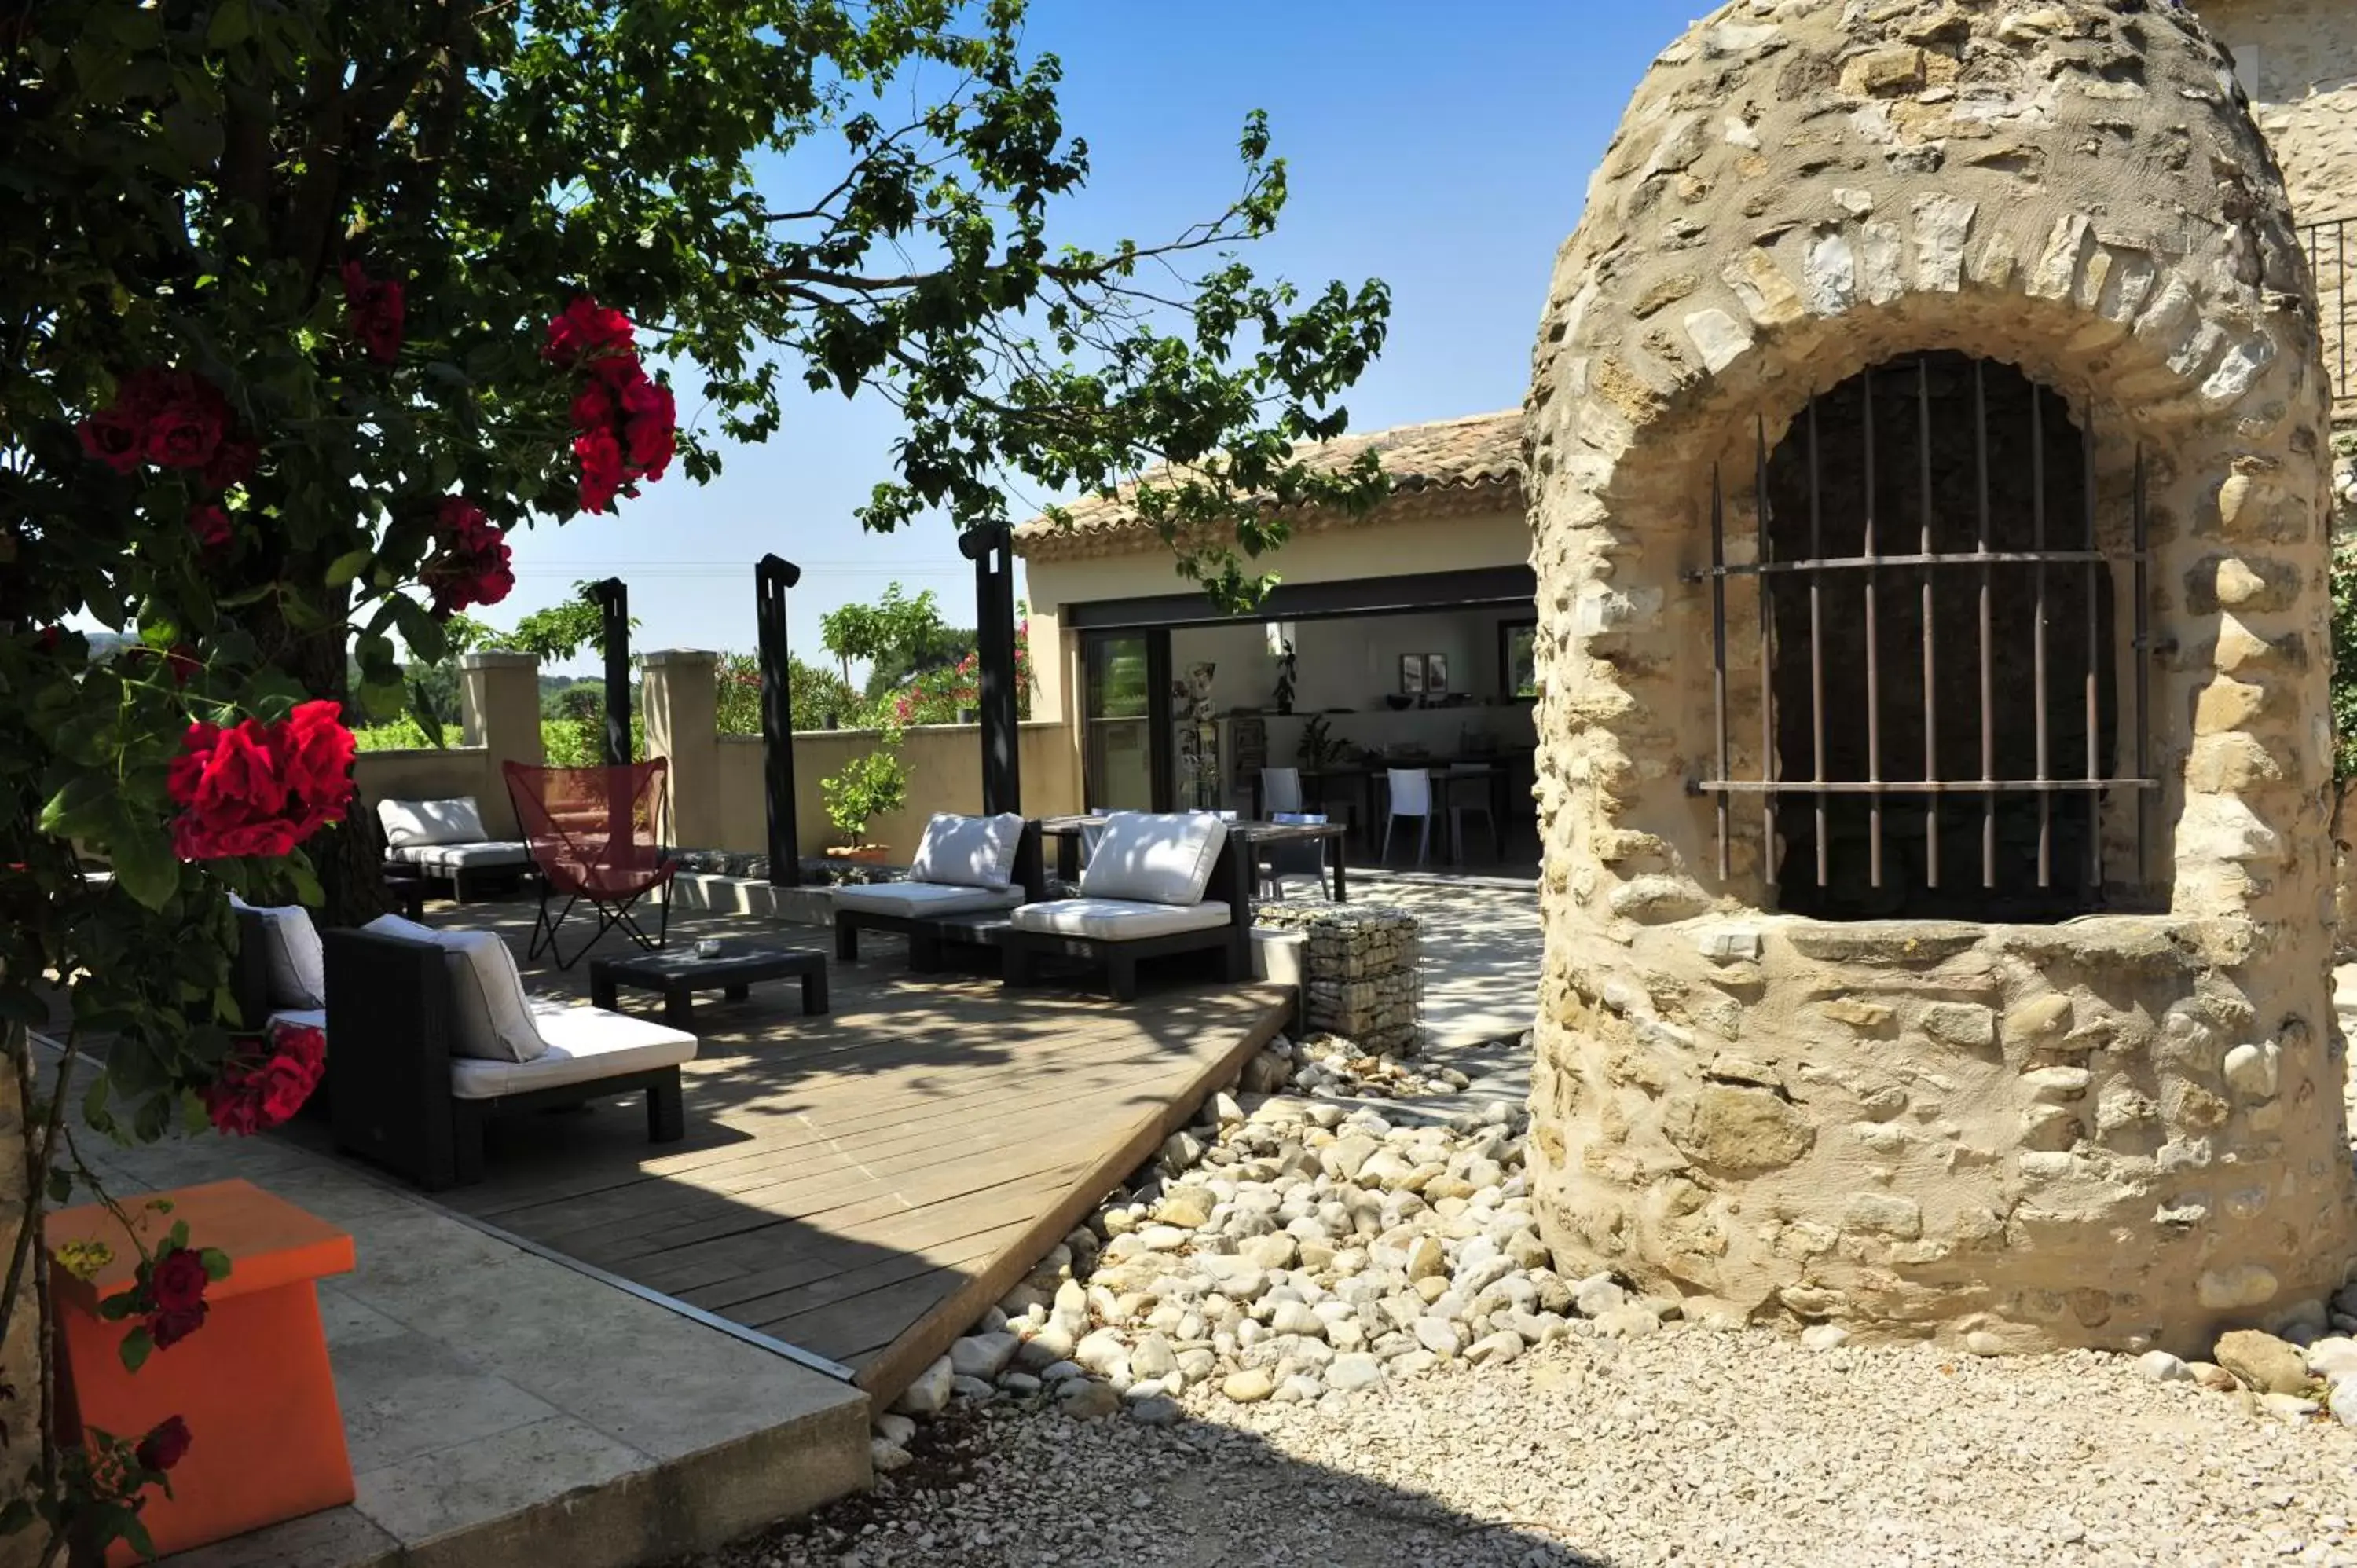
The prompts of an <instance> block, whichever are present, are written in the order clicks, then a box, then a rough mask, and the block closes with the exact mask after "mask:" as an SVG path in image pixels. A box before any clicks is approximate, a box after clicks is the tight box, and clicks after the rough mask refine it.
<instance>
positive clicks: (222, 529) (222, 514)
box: [188, 505, 236, 554]
mask: <svg viewBox="0 0 2357 1568" xmlns="http://www.w3.org/2000/svg"><path fill="white" fill-rule="evenodd" d="M188 532H190V533H193V534H195V535H196V536H197V544H198V546H199V548H200V549H202V550H204V551H205V552H206V553H209V554H210V553H212V552H215V551H220V550H226V549H228V548H229V545H230V541H231V539H233V538H235V537H236V534H235V532H234V531H233V530H232V529H231V526H230V521H229V513H228V512H227V511H225V510H222V509H221V508H220V507H217V506H211V505H206V506H199V507H190V508H189V509H188Z"/></svg>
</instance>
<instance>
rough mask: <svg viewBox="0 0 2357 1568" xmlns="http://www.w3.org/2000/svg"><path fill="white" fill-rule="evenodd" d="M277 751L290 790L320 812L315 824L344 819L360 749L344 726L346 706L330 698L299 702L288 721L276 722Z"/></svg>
mask: <svg viewBox="0 0 2357 1568" xmlns="http://www.w3.org/2000/svg"><path fill="white" fill-rule="evenodd" d="M271 749H272V751H273V753H274V755H275V757H276V758H277V762H278V778H279V781H280V782H281V783H283V784H285V786H286V791H287V793H288V794H289V795H291V796H293V797H294V798H295V799H296V800H300V801H301V802H303V804H304V805H305V806H306V807H307V808H309V812H310V814H314V815H317V821H315V822H312V823H311V826H312V827H317V826H318V825H319V823H320V822H337V821H339V820H341V818H342V817H343V814H344V804H345V802H346V801H348V800H350V799H351V797H352V756H353V753H354V751H355V750H356V749H357V747H356V746H355V745H354V743H353V741H352V732H351V731H350V730H348V729H346V728H345V727H344V721H343V709H342V708H341V707H340V706H339V704H337V703H332V702H328V701H326V700H324V699H322V700H320V701H317V702H310V703H297V704H296V708H295V712H294V714H292V715H291V716H290V717H288V719H287V720H286V722H285V724H283V725H274V726H273V729H272V735H271ZM305 831H306V832H307V831H308V829H306V830H305Z"/></svg>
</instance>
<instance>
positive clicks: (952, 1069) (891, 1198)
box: [435, 904, 1291, 1400]
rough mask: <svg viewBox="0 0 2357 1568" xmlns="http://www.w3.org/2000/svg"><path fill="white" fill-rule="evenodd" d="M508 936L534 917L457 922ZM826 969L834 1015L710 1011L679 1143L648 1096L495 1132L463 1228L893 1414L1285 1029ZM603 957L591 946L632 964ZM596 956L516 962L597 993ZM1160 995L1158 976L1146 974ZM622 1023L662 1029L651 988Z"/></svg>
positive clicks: (889, 956)
mask: <svg viewBox="0 0 2357 1568" xmlns="http://www.w3.org/2000/svg"><path fill="white" fill-rule="evenodd" d="M435 918H436V923H447V924H465V925H470V926H481V927H487V928H491V929H500V931H502V933H503V934H505V935H506V936H507V937H508V938H509V940H510V941H511V944H512V945H513V946H514V948H515V950H516V956H517V960H518V961H519V962H522V957H523V939H524V936H525V934H526V933H527V930H528V929H529V923H530V915H529V912H528V909H527V908H525V907H522V906H518V905H512V904H508V905H483V906H476V905H468V906H467V907H465V908H441V909H439V910H438V911H437V913H436V917H435ZM699 935H704V936H710V935H725V936H728V937H732V938H737V939H739V940H755V941H760V942H763V943H765V944H767V945H774V946H780V947H810V948H819V947H823V946H826V945H828V933H826V932H823V931H821V930H819V929H815V928H812V927H805V926H789V925H770V924H767V923H762V922H754V921H748V920H746V919H743V918H719V917H691V916H681V917H679V918H674V919H673V922H672V937H673V940H674V941H686V940H694V938H695V937H697V936H699ZM861 945H862V953H863V957H862V960H861V961H860V962H858V963H856V964H841V963H833V962H830V966H829V968H830V975H829V979H830V983H831V984H832V987H833V997H832V1004H833V1008H832V1012H831V1013H830V1014H829V1015H827V1016H824V1017H818V1018H810V1019H804V1018H803V1017H802V1008H801V989H800V987H799V986H797V985H795V984H794V983H791V982H783V983H776V984H771V985H759V986H756V987H754V989H753V993H752V997H751V999H750V1000H749V1001H747V1002H742V1003H727V1002H724V1001H722V1000H721V998H720V997H719V996H718V995H717V994H716V993H707V994H706V995H702V996H699V997H698V998H697V999H696V1007H695V1022H694V1028H695V1032H696V1034H697V1035H698V1036H699V1037H700V1039H701V1041H702V1048H701V1050H700V1052H699V1054H698V1056H697V1058H696V1060H695V1061H694V1064H692V1065H691V1066H690V1067H689V1068H688V1069H686V1073H685V1079H686V1094H685V1100H686V1107H687V1137H686V1140H685V1141H684V1142H683V1143H679V1144H669V1145H660V1146H659V1145H655V1144H649V1143H648V1142H647V1141H646V1127H645V1119H644V1117H643V1115H642V1114H641V1113H640V1106H639V1104H638V1103H637V1101H630V1102H622V1103H608V1104H601V1105H599V1106H597V1107H596V1108H594V1109H592V1110H590V1111H588V1112H580V1113H573V1114H564V1115H544V1116H529V1117H523V1118H518V1119H511V1120H507V1121H503V1122H500V1123H497V1124H495V1125H494V1128H493V1130H492V1133H491V1140H490V1149H489V1158H488V1161H487V1164H488V1166H489V1176H488V1179H487V1180H485V1181H484V1182H483V1183H482V1184H481V1185H479V1186H477V1187H463V1188H460V1189H458V1190H457V1191H455V1192H451V1193H446V1194H442V1195H440V1197H439V1201H441V1202H442V1203H443V1204H445V1205H446V1206H447V1207H448V1208H453V1209H456V1210H457V1211H458V1212H460V1213H462V1214H466V1215H468V1216H470V1217H473V1218H476V1219H480V1220H482V1221H483V1222H485V1223H487V1224H490V1225H492V1226H496V1227H498V1228H499V1229H500V1230H505V1231H508V1232H510V1233H511V1234H513V1235H516V1236H519V1237H522V1238H523V1239H524V1240H529V1241H531V1242H533V1243H535V1244H537V1245H539V1246H542V1247H544V1248H547V1249H549V1250H551V1251H556V1252H559V1253H562V1254H564V1255H565V1256H567V1257H570V1258H574V1259H576V1260H578V1261H579V1262H584V1263H587V1264H590V1265H593V1266H595V1267H597V1268H598V1269H602V1270H604V1271H606V1272H607V1273H611V1274H614V1275H616V1276H619V1278H622V1279H625V1280H628V1281H630V1282H631V1283H635V1284H638V1285H640V1286H642V1287H645V1288H647V1289H651V1290H653V1291H657V1292H660V1293H662V1294H664V1295H668V1296H671V1297H673V1298H675V1299H677V1300H679V1301H683V1302H685V1303H688V1304H690V1305H694V1306H697V1307H700V1308H703V1309H705V1310H706V1311H708V1312H711V1313H714V1314H716V1315H717V1316H722V1317H726V1318H728V1319H730V1320H732V1321H734V1322H736V1323H739V1324H742V1325H744V1326H747V1327H749V1328H753V1329H756V1330H758V1331H759V1332H760V1333H762V1334H766V1335H769V1336H770V1337H774V1338H777V1339H780V1340H783V1341H786V1342H787V1343H789V1344H791V1345H794V1346H798V1347H800V1348H803V1349H806V1350H810V1351H813V1352H815V1353H817V1354H818V1355H821V1356H823V1357H826V1358H828V1359H831V1360H834V1361H837V1362H840V1363H842V1364H844V1365H845V1366H847V1367H849V1368H851V1369H853V1370H854V1372H855V1373H856V1380H857V1381H858V1383H859V1384H860V1386H862V1387H864V1388H866V1389H867V1390H868V1391H870V1392H871V1393H873V1394H875V1395H877V1397H878V1398H879V1399H880V1400H888V1399H890V1398H892V1397H894V1396H895V1395H897V1394H898V1393H899V1391H900V1390H901V1389H903V1388H905V1387H906V1386H907V1384H908V1383H909V1380H911V1379H913V1378H914V1377H915V1376H916V1374H917V1373H918V1372H920V1371H921V1370H922V1369H924V1368H925V1366H926V1365H927V1364H928V1363H929V1362H930V1361H931V1360H932V1359H933V1358H935V1357H937V1356H939V1355H940V1354H941V1353H942V1351H943V1350H944V1349H945V1348H947V1347H948V1345H949V1342H950V1341H951V1340H952V1339H953V1338H955V1337H957V1336H958V1335H960V1334H963V1333H964V1332H965V1331H966V1329H967V1328H968V1326H970V1325H971V1324H972V1323H973V1322H974V1319H975V1318H976V1317H978V1316H981V1315H982V1313H983V1312H984V1310H985V1308H986V1307H987V1306H988V1305H989V1304H990V1303H991V1302H993V1301H995V1300H996V1299H997V1297H998V1296H1000V1295H1002V1294H1005V1293H1006V1290H1007V1289H1009V1288H1010V1287H1011V1286H1012V1285H1013V1284H1014V1283H1016V1282H1017V1281H1018V1280H1020V1279H1021V1278H1022V1277H1023V1276H1024V1275H1025V1274H1026V1273H1028V1272H1029V1271H1030V1270H1031V1269H1032V1268H1033V1267H1034V1266H1035V1265H1036V1264H1037V1263H1038V1262H1039V1259H1040V1258H1041V1257H1042V1256H1044V1255H1045V1254H1046V1253H1047V1251H1049V1249H1050V1248H1052V1247H1053V1246H1054V1245H1055V1244H1056V1243H1057V1242H1058V1241H1059V1240H1061V1239H1062V1238H1063V1236H1064V1234H1065V1233H1066V1232H1067V1231H1069V1230H1071V1228H1072V1226H1073V1225H1075V1224H1077V1223H1078V1222H1079V1220H1080V1219H1082V1217H1083V1216H1084V1215H1085V1214H1087V1212H1088V1211H1089V1209H1090V1208H1092V1207H1093V1206H1094V1205H1095V1204H1096V1202H1097V1201H1098V1200H1099V1199H1100V1198H1101V1197H1103V1195H1104V1194H1105V1193H1106V1192H1107V1191H1109V1190H1111V1189H1112V1187H1114V1186H1115V1185H1117V1184H1118V1183H1119V1182H1120V1181H1121V1180H1122V1179H1123V1178H1124V1177H1125V1176H1127V1175H1128V1174H1129V1173H1130V1172H1131V1171H1132V1170H1133V1169H1135V1167H1136V1166H1137V1165H1139V1164H1140V1163H1142V1162H1143V1161H1144V1160H1145V1159H1146V1157H1147V1156H1148V1155H1151V1153H1152V1152H1153V1150H1154V1149H1155V1148H1156V1147H1157V1145H1158V1144H1159V1143H1160V1142H1161V1140H1162V1139H1164V1138H1165V1137H1167V1136H1168V1134H1169V1133H1171V1132H1173V1131H1175V1130H1176V1129H1177V1128H1179V1126H1181V1125H1183V1124H1184V1123H1185V1122H1187V1121H1188V1120H1189V1118H1190V1117H1191V1116H1192V1114H1193V1113H1194V1111H1195V1109H1196V1108H1197V1107H1198V1106H1199V1105H1200V1103H1201V1102H1202V1100H1203V1098H1204V1096H1205V1095H1207V1094H1208V1093H1209V1092H1210V1091H1211V1089H1212V1088H1214V1087H1215V1086H1216V1085H1218V1084H1219V1083H1220V1082H1222V1081H1223V1080H1224V1079H1227V1078H1228V1077H1230V1076H1232V1074H1233V1073H1234V1071H1235V1070H1236V1069H1237V1068H1238V1067H1240V1066H1241V1065H1242V1063H1243V1061H1244V1059H1245V1058H1248V1057H1249V1056H1250V1055H1251V1054H1252V1053H1253V1052H1254V1050H1256V1049H1258V1048H1259V1047H1261V1046H1262V1045H1263V1044H1265V1042H1266V1041H1267V1040H1268V1039H1269V1038H1270V1037H1271V1036H1274V1035H1275V1033H1276V1032H1277V1030H1278V1029H1279V1028H1280V1027H1281V1026H1283V1024H1284V1022H1285V1020H1286V1016H1287V1015H1288V1013H1289V1010H1290V1005H1291V999H1290V994H1289V993H1286V992H1285V991H1281V990H1278V989H1276V988H1273V987H1268V986H1228V985H1218V984H1204V983H1185V982H1183V981H1182V982H1179V983H1177V985H1176V988H1174V989H1166V990H1162V991H1159V992H1149V993H1147V994H1146V995H1145V996H1144V997H1142V998H1140V1000H1139V1001H1138V1002H1137V1003H1135V1004H1132V1005H1129V1006H1117V1005H1115V1004H1112V1003H1109V1002H1106V1001H1104V1000H1103V999H1102V998H1092V997H1090V996H1086V995H1083V994H1082V993H1079V992H1077V991H1075V990H1071V989H1068V988H1063V987H1060V986H1057V985H1047V986H1040V987H1028V988H1026V989H1024V990H1021V991H1017V992H1002V991H1001V989H1000V988H999V986H998V983H997V982H996V980H995V979H981V978H974V977H968V976H963V975H912V974H909V972H907V969H906V955H905V949H904V948H903V946H902V944H901V943H900V942H899V940H896V939H891V938H879V937H875V936H872V935H871V936H866V937H864V938H863V940H862V944H861ZM622 947H623V944H622V943H621V941H620V939H619V938H616V939H609V946H608V948H605V949H601V950H612V951H617V952H619V950H622ZM588 973H589V969H588V962H587V961H586V960H585V961H582V962H581V963H579V964H577V965H576V966H575V967H574V968H573V969H572V970H571V971H570V972H557V971H555V970H554V969H552V968H549V967H547V966H546V965H545V964H543V965H526V966H525V980H526V983H527V984H528V985H531V986H533V987H536V988H541V989H544V990H547V991H550V992H557V993H564V992H570V993H576V994H579V995H582V996H584V997H586V996H587V991H588ZM1149 983H1151V979H1150V978H1149ZM621 1005H622V1006H623V1007H624V1008H625V1009H628V1010H631V1011H634V1012H636V1011H644V1012H647V1013H648V1014H649V1015H659V1010H660V1006H661V1002H660V999H659V998H658V997H657V996H656V995H655V994H654V993H650V992H643V991H630V990H628V989H625V990H624V991H623V993H622V994H621Z"/></svg>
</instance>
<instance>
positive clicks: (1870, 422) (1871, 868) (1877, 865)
mask: <svg viewBox="0 0 2357 1568" xmlns="http://www.w3.org/2000/svg"><path fill="white" fill-rule="evenodd" d="M1865 384H1866V543H1865V550H1866V558H1867V560H1868V561H1871V560H1873V559H1874V544H1875V540H1874V505H1875V500H1874V478H1875V475H1874V371H1872V370H1870V369H1869V370H1868V371H1867V372H1866V383H1865ZM1874 589H1875V573H1874V569H1873V568H1872V567H1870V566H1869V567H1868V568H1867V573H1866V777H1867V782H1869V783H1873V784H1879V783H1881V782H1882V639H1881V637H1880V636H1879V635H1878V628H1877V626H1876V621H1875V591H1874ZM1866 876H1867V886H1873V887H1879V886H1882V797H1881V796H1880V795H1876V796H1873V797H1871V798H1870V799H1869V800H1867V815H1866Z"/></svg>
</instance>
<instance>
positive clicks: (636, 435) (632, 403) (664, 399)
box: [622, 381, 678, 479]
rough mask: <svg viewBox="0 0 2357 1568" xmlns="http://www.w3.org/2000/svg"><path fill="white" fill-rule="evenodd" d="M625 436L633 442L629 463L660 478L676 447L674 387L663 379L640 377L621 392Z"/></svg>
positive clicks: (676, 419) (649, 475) (676, 417)
mask: <svg viewBox="0 0 2357 1568" xmlns="http://www.w3.org/2000/svg"><path fill="white" fill-rule="evenodd" d="M622 413H623V417H624V420H625V424H624V425H623V439H624V440H625V441H626V442H628V443H629V445H630V453H629V456H630V467H633V468H636V469H638V470H639V471H640V474H642V475H643V476H644V477H645V478H650V479H660V478H662V477H663V470H664V469H666V468H668V467H670V466H671V459H672V454H673V451H674V450H676V449H677V446H678V441H677V431H678V411H677V408H676V406H675V405H674V404H673V402H672V395H671V388H669V387H667V386H664V385H663V384H662V382H660V381H641V382H640V383H639V384H638V385H637V386H634V387H630V388H626V389H625V390H624V391H623V393H622Z"/></svg>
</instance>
